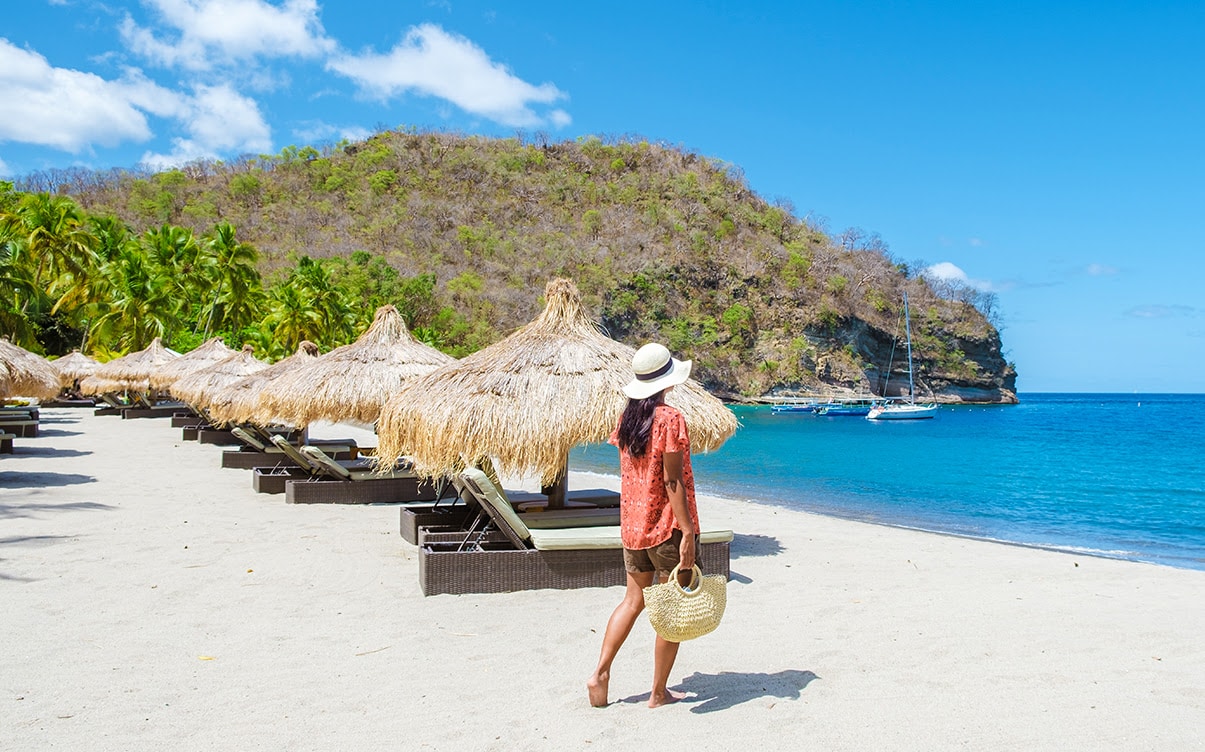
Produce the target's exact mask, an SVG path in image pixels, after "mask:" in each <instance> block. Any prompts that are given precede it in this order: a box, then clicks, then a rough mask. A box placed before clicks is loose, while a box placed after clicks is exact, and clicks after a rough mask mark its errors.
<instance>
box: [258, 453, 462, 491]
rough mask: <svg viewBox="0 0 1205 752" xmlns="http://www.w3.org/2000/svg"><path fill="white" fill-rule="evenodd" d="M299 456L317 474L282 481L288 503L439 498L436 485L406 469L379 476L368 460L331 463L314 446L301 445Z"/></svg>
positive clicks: (326, 456) (329, 459) (327, 457)
mask: <svg viewBox="0 0 1205 752" xmlns="http://www.w3.org/2000/svg"><path fill="white" fill-rule="evenodd" d="M276 443H277V446H280V445H281V444H280V442H276ZM282 448H283V447H282ZM286 453H287V451H286ZM299 453H300V454H301V456H302V457H304V458H306V459H307V460H308V461H309V462H310V464H311V466H313V467H314V468H316V471H315V472H314V474H313V475H311V476H310V477H309V478H304V479H293V480H289V481H286V482H285V501H287V502H288V503H290V504H389V503H403V502H416V501H434V500H435V499H436V498H438V496H439V492H438V490H437V488H436V484H433V483H431V482H430V481H429V480H427V479H426V478H419V477H418V476H417V475H415V474H414V473H412V472H410V471H409V470H397V471H394V472H392V473H378V472H376V470H374V469H373V466H372V464H371V463H370V461H353V462H346V461H338V460H333V459H331V458H330V456H328V455H327V454H325V453H324V452H323V451H322V450H321V449H319V448H318V447H313V446H303V447H301V450H300V452H299Z"/></svg>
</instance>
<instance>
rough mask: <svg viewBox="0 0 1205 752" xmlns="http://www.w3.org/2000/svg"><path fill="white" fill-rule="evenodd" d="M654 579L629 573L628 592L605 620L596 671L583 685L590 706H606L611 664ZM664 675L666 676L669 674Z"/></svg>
mask: <svg viewBox="0 0 1205 752" xmlns="http://www.w3.org/2000/svg"><path fill="white" fill-rule="evenodd" d="M653 577H654V573H653V572H637V573H632V572H628V584H627V590H625V591H624V594H623V600H622V601H620V602H619V605H618V606H616V607H615V611H614V612H612V614H611V618H610V619H609V620H608V621H607V631H606V633H605V634H604V635H603V644H602V652H601V654H600V655H599V657H598V668H596V669H594V673H593V674H591V675H590V679H589V680H588V681H587V682H586V691H587V692H588V693H589V694H590V704H591V705H593V706H594V707H596V708H601V707H606V704H607V688H608V685H609V684H610V681H611V662H612V661H614V660H615V656H616V655H617V654H618V653H619V648H620V647H622V646H623V643H624V640H626V639H628V634H629V633H630V632H631V631H632V627H633V626H635V624H636V617H638V616H640V612H641V611H643V610H644V589H645V588H646V587H648V586H649V585H652V584H653ZM671 663H672V660H671ZM666 673H667V674H668V671H667V672H666Z"/></svg>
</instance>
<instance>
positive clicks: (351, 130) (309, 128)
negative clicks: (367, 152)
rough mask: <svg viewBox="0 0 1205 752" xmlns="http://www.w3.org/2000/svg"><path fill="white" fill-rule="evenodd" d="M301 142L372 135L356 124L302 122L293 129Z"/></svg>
mask: <svg viewBox="0 0 1205 752" xmlns="http://www.w3.org/2000/svg"><path fill="white" fill-rule="evenodd" d="M293 135H294V136H296V137H297V138H298V139H299V140H300V141H301V143H303V144H311V145H312V144H317V143H322V142H324V141H338V140H340V139H344V138H345V139H347V140H348V141H363V140H365V139H367V138H368V137H369V136H371V135H372V131H370V130H368V129H367V128H363V127H361V126H358V125H331V124H330V123H323V122H309V123H304V124H302V125H301V127H299V128H295V129H294V130H293Z"/></svg>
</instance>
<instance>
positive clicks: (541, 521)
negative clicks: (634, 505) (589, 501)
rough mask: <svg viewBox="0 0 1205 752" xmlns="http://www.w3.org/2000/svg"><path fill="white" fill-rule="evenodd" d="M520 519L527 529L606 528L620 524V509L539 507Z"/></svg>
mask: <svg viewBox="0 0 1205 752" xmlns="http://www.w3.org/2000/svg"><path fill="white" fill-rule="evenodd" d="M519 516H520V518H521V519H522V520H523V521H524V522H525V523H527V527H529V528H531V529H533V530H536V529H540V530H546V529H549V528H556V527H605V526H607V525H618V524H619V507H607V508H603V509H600V508H598V507H586V508H578V507H573V508H570V509H545V508H543V507H539V508H537V509H532V510H530V511H526V512H522V513H521V514H520V515H519Z"/></svg>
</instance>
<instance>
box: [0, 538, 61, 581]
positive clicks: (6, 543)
mask: <svg viewBox="0 0 1205 752" xmlns="http://www.w3.org/2000/svg"><path fill="white" fill-rule="evenodd" d="M70 537H71V536H70V535H13V536H9V537H7V538H0V549H6V548H9V547H12V546H43V545H48V544H51V543H55V542H57V541H60V540H63V539H65V538H70ZM0 561H4V559H0ZM0 580H8V581H9V582H34V578H32V577H18V576H16V575H11V574H6V573H4V572H0Z"/></svg>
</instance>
